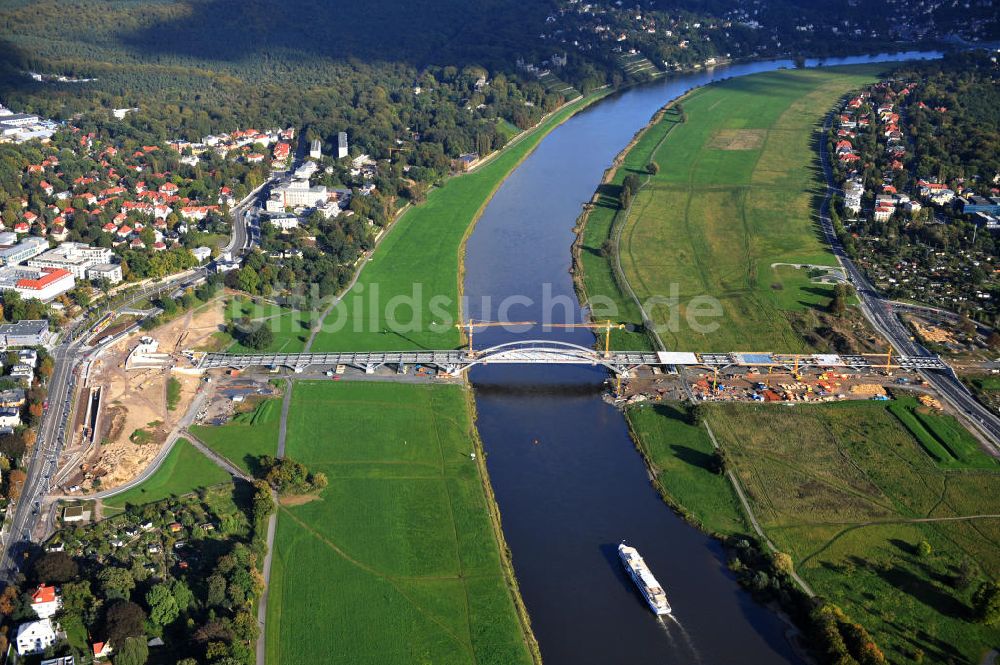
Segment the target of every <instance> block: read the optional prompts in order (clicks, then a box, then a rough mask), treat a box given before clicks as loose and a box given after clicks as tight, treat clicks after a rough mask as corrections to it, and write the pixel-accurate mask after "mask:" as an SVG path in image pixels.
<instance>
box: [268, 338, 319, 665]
mask: <svg viewBox="0 0 1000 665" xmlns="http://www.w3.org/2000/svg"><path fill="white" fill-rule="evenodd" d="M313 334H315V331H314V332H313ZM309 342H310V343H312V337H310V338H309ZM291 404H292V379H285V394H284V395H283V396H282V400H281V422H280V423H279V424H278V453H277V454H278V459H282V458H284V456H285V439H286V438H287V436H288V409H289V407H290V406H291ZM271 498H272V499H273V500H274V512H273V513H271V516H270V517H269V518H268V519H267V548H266V549H265V554H264V564H263V569H262V570H261V574H262V575H263V577H264V591H263V592H262V593H261V594H260V601H259V602H258V603H257V626H258V628H259V630H260V633H259V634H258V636H257V665H266V663H267V635H266V634H265V631H266V630H267V599H268V595H269V594H270V591H271V557H272V556H273V554H274V533H275V531H276V530H277V528H278V505H279V504H278V495H277V494H275V493H274V492H271Z"/></svg>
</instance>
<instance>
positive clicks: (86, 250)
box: [28, 242, 120, 281]
mask: <svg viewBox="0 0 1000 665" xmlns="http://www.w3.org/2000/svg"><path fill="white" fill-rule="evenodd" d="M113 256H114V252H113V251H112V250H111V248H110V247H90V246H88V245H85V244H83V243H82V242H64V243H63V244H61V245H59V246H58V247H56V248H55V249H50V250H49V251H47V252H45V253H44V254H42V255H40V256H36V257H35V258H33V259H29V260H28V265H29V266H31V267H33V268H62V269H63V270H68V271H69V272H71V273H73V276H74V277H76V278H77V279H87V270H88V269H89V268H92V267H94V266H96V265H100V264H107V263H111V258H112V257H113ZM119 281H120V279H119Z"/></svg>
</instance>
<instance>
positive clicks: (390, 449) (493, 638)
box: [267, 382, 531, 665]
mask: <svg viewBox="0 0 1000 665" xmlns="http://www.w3.org/2000/svg"><path fill="white" fill-rule="evenodd" d="M292 399H293V401H292V407H291V412H290V414H289V424H288V425H289V435H288V441H287V454H288V456H289V457H290V458H292V459H295V460H298V461H301V462H303V463H304V464H306V465H307V466H308V467H309V468H310V470H312V471H321V472H323V473H325V474H327V476H328V477H329V481H330V482H329V486H328V487H327V488H326V489H325V490H324V491H323V492H322V494H321V496H320V497H319V498H318V499H316V500H314V501H309V502H306V503H302V504H300V505H294V506H293V505H283V506H281V508H280V509H279V510H280V512H279V518H278V533H277V538H276V542H277V546H276V549H275V553H274V555H275V559H274V564H273V566H272V577H271V585H270V601H269V604H268V618H267V649H268V654H267V662H268V663H309V662H317V663H318V662H323V663H379V664H391V663H407V664H408V663H432V662H433V663H480V664H483V663H496V664H498V665H500V664H512V663H530V662H531V657H530V654H529V651H528V648H527V647H526V645H525V642H524V639H523V634H522V630H521V627H520V625H519V623H518V618H517V614H516V612H515V606H514V602H513V600H512V593H511V591H510V589H509V588H508V586H507V582H506V580H505V577H504V574H503V570H502V566H501V558H500V550H499V548H498V544H497V541H496V539H495V537H494V533H493V530H492V527H491V522H490V518H489V506H488V504H487V497H486V494H485V493H484V489H483V484H482V477H481V475H480V466H479V464H478V463H477V462H474V461H472V460H471V459H470V457H469V454H470V452H472V451H473V450H474V449H475V445H476V444H475V442H474V436H475V435H474V430H473V426H472V422H471V420H470V418H469V416H468V409H467V405H466V401H465V399H466V397H465V395H464V394H463V389H462V388H460V387H457V386H410V385H400V384H387V383H333V382H300V383H296V385H295V388H294V392H293V398H292ZM480 461H481V460H480Z"/></svg>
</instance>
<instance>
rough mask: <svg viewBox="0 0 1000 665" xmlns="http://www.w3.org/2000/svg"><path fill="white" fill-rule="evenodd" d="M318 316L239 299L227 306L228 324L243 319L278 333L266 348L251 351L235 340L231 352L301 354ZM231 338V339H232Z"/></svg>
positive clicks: (234, 299)
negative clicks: (315, 317)
mask: <svg viewBox="0 0 1000 665" xmlns="http://www.w3.org/2000/svg"><path fill="white" fill-rule="evenodd" d="M313 316H314V314H313V312H309V311H299V310H296V309H291V308H288V307H277V306H274V305H268V304H266V303H261V304H255V303H254V302H253V301H252V300H251V299H250V298H246V297H243V296H239V297H235V298H233V299H232V300H230V301H229V304H228V305H227V306H226V323H227V324H228V323H230V322H231V321H233V320H235V319H240V318H243V317H246V318H249V319H250V321H252V322H254V323H264V324H266V325H267V326H268V327H269V328H271V332H273V333H274V341H273V342H272V343H271V345H270V346H269V347H267V348H266V349H259V350H258V349H251V348H249V347H246V346H243V345H242V344H240V343H239V342H237V341H235V340H232V341H231V343H230V345H229V346H228V348H227V349H226V351H227V352H229V353H297V352H299V351H302V350H303V349H305V346H306V342H307V341H308V340H309V332H310V329H311V325H312V324H311V321H312V318H313ZM230 339H231V338H230Z"/></svg>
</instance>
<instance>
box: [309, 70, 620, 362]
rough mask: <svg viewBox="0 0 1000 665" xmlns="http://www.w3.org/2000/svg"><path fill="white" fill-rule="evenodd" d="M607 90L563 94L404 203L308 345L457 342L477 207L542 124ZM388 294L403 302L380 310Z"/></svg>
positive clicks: (540, 134) (547, 126)
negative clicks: (490, 150)
mask: <svg viewBox="0 0 1000 665" xmlns="http://www.w3.org/2000/svg"><path fill="white" fill-rule="evenodd" d="M610 92H611V91H610V90H606V89H605V90H600V91H598V92H595V93H592V94H590V95H588V96H586V97H581V98H578V99H577V100H575V101H573V102H570V103H569V104H567V105H565V106H564V107H562V108H561V109H560V110H558V111H556V112H554V113H552V114H551V115H549V116H548V117H547V119H546V120H545V121H544V122H543V123H541V124H540V125H538V126H537V127H536V128H535V129H533V130H529V131H528V132H527V133H526V134H524V137H523V138H522V139H520V140H515V141H513V142H512V145H511V146H509V147H508V148H504V150H503V152H502V154H501V155H499V156H497V157H495V158H493V159H492V160H491V161H489V162H488V163H486V164H484V165H482V166H481V167H479V168H477V169H475V170H474V171H472V172H469V173H466V174H463V175H460V176H456V177H453V178H451V179H449V180H448V181H447V182H445V183H444V184H443V185H442V186H441V187H439V188H436V189H434V190H432V191H431V192H429V193H428V195H427V200H426V201H425V202H424V203H422V204H421V205H418V206H414V207H413V208H411V209H410V210H409V211H408V212H407V213H406V214H405V215H403V216H402V217H401V218H400V219H399V220H398V221H397V222H396V223H395V225H394V228H393V230H392V232H391V233H388V234H387V235H386V237H384V238H383V241H382V243H381V247H380V250H379V251H378V252H376V253H374V254H373V255H372V256H371V257H370V258H369V261H368V264H367V265H366V266H365V267H364V272H363V273H362V275H361V276H360V277H359V278H358V280H357V282H356V283H355V285H354V287H353V288H352V289H351V290H350V291H348V292H347V293H345V294H344V295H343V297H342V299H341V301H340V303H338V305H337V306H336V307H334V308H333V310H332V311H331V312H330V313H329V314H328V315H327V317H326V318H325V320H324V321H323V325H322V329H321V330H320V332H319V333H317V335H316V336H315V338H314V340H313V345H312V350H313V351H334V350H336V351H350V350H401V349H402V350H406V349H419V348H454V347H456V346H458V345H459V344H460V343H461V334H460V332H459V330H458V329H456V328H455V327H454V325H453V324H454V323H455V322H457V321H458V319H459V317H460V316H461V312H460V304H459V295H460V282H461V279H462V266H461V256H462V251H463V250H462V248H463V246H464V243H465V240H466V239H467V238H468V236H469V234H470V233H471V230H472V229H473V228H474V226H475V223H476V221H477V220H478V219H479V216H480V215H481V213H482V210H483V209H484V207H485V206H486V204H487V203H489V201H490V199H491V197H492V196H493V194H494V193H495V192H496V190H497V188H498V187H499V186H500V185H501V184H502V183H503V181H504V180H505V179H506V177H507V176H508V175H509V174H510V173H511V172H512V171H513V170H514V169H515V168H517V166H518V165H519V164H521V162H522V161H523V160H524V159H525V158H526V157H527V156H528V155H530V154H531V152H532V150H534V148H535V147H536V146H537V145H538V143H539V142H540V141H541V140H542V139H543V138H544V137H545V136H546V135H547V134H548V133H549V132H551V131H552V130H553V129H555V128H556V127H558V126H559V125H560V124H562V123H563V122H565V121H566V120H567V119H568V118H570V117H572V116H573V115H574V114H576V113H578V112H579V111H581V110H582V109H584V108H587V107H588V106H589V105H591V104H593V103H594V102H596V101H598V100H599V99H601V98H603V97H604V96H606V95H608V94H610ZM390 302H405V303H406V306H405V307H400V308H398V309H399V310H402V311H399V312H397V311H388V312H387V304H388V303H390ZM448 320H450V322H448V323H446V321H448ZM435 324H436V325H435Z"/></svg>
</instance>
